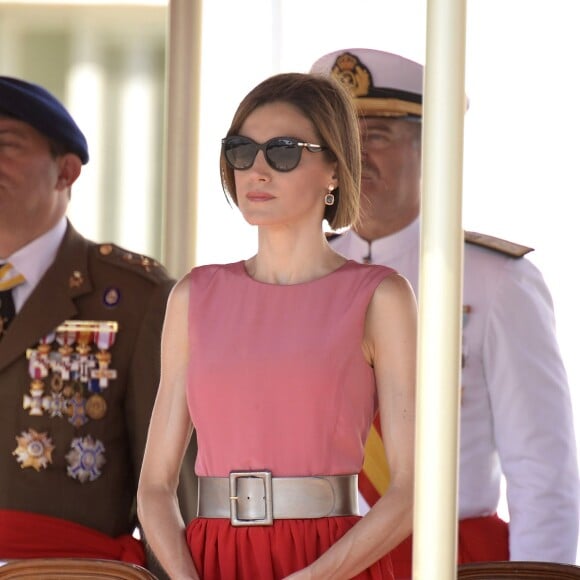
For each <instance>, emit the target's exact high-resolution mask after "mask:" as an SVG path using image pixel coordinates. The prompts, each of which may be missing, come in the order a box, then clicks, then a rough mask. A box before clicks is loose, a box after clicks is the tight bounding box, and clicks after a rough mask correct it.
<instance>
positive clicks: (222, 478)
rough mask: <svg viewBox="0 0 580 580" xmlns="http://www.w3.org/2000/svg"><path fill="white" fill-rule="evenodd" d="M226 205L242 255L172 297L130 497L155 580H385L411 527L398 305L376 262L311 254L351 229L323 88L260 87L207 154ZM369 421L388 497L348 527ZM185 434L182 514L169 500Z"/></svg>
mask: <svg viewBox="0 0 580 580" xmlns="http://www.w3.org/2000/svg"><path fill="white" fill-rule="evenodd" d="M220 169H221V176H222V184H223V187H224V190H225V191H226V193H227V194H228V195H229V196H230V197H231V199H232V200H233V201H234V203H235V204H236V205H237V206H238V207H239V209H240V211H241V213H242V215H243V216H244V218H245V219H246V220H247V221H248V222H249V223H250V224H253V225H256V226H258V242H259V245H258V252H257V254H256V255H255V256H253V257H252V258H250V259H248V260H246V261H243V262H238V263H234V264H227V265H208V266H200V267H197V268H194V269H193V270H192V271H191V272H190V273H189V274H188V275H186V276H185V277H184V278H183V279H182V280H181V281H180V282H179V283H178V284H177V285H176V287H175V288H174V290H173V293H172V295H171V298H170V300H169V304H168V310H167V314H166V320H165V327H164V333H163V344H162V371H161V384H160V388H159V394H158V397H157V401H156V404H155V409H154V412H153V417H152V420H151V426H150V431H149V437H148V442H147V448H146V452H145V459H144V463H143V468H142V472H141V480H140V485H139V514H140V518H141V523H142V524H143V527H144V530H145V535H146V538H147V540H148V542H149V545H150V546H151V547H152V549H153V551H154V553H155V555H156V556H157V557H158V559H159V560H160V562H161V564H162V565H163V566H164V568H165V569H166V570H167V572H168V574H169V575H170V577H171V578H180V579H182V578H202V579H209V580H217V579H224V580H236V579H239V580H245V579H247V580H262V579H267V580H274V579H276V580H277V579H280V578H293V579H294V580H300V579H309V580H313V579H318V578H320V579H325V580H327V579H329V578H333V579H339V578H373V579H383V578H392V571H391V565H390V560H389V557H388V556H385V554H387V552H388V551H389V550H390V549H392V548H394V547H395V546H396V545H397V544H398V543H399V542H400V541H401V540H402V539H403V538H405V537H406V536H407V535H408V534H409V532H410V529H411V522H412V509H411V507H412V505H411V504H412V480H413V457H412V441H413V432H414V384H415V376H414V372H415V332H416V330H415V325H416V322H415V318H416V305H415V299H414V296H413V293H412V290H411V289H410V286H409V285H408V283H407V281H406V280H405V279H404V278H402V277H400V276H399V275H398V274H396V273H395V272H393V271H392V270H390V269H389V268H386V267H383V266H371V265H364V264H357V263H355V262H353V261H348V260H346V259H345V258H343V257H342V256H340V255H339V254H336V253H335V252H334V251H333V250H332V249H331V248H330V247H329V245H328V243H327V241H326V237H325V235H324V231H323V221H324V220H327V221H328V223H329V224H330V226H331V227H332V228H335V229H336V228H342V227H346V226H349V225H351V224H352V223H353V222H354V221H355V220H356V219H357V216H358V203H359V182H360V173H361V163H360V150H359V135H358V125H357V121H356V116H355V114H354V111H353V109H352V104H351V101H350V99H349V97H348V96H347V94H346V92H345V91H344V89H343V88H342V87H340V86H339V85H338V84H336V83H335V82H334V81H333V80H332V79H329V78H326V77H322V76H314V75H307V74H282V75H277V76H274V77H271V78H269V79H267V80H266V81H264V82H262V83H261V84H259V85H258V86H257V87H256V88H255V89H253V90H252V91H251V92H250V93H249V94H248V95H247V96H246V97H245V98H244V100H243V101H242V102H241V104H240V105H239V107H238V110H237V112H236V114H235V116H234V118H233V121H232V124H231V127H230V129H229V131H228V133H227V136H226V137H225V139H223V141H222V150H221V159H220ZM378 409H380V413H381V418H382V435H383V439H384V443H385V447H386V453H387V456H388V458H389V465H390V469H391V473H390V476H391V485H390V487H389V489H388V491H387V492H386V494H385V495H384V496H383V498H382V499H381V500H380V501H379V502H377V504H376V505H375V506H374V507H373V508H372V509H371V511H370V512H369V513H368V514H367V515H366V516H365V517H364V518H360V516H358V506H357V501H358V500H357V481H356V474H357V473H358V472H359V471H360V469H361V467H362V462H363V448H364V443H365V440H366V437H367V434H368V432H369V428H370V425H371V421H372V419H373V417H374V415H375V413H376V411H377V410H378ZM194 428H195V431H196V434H197V439H198V448H199V451H198V456H197V462H196V473H197V475H198V476H199V517H197V518H196V519H194V520H193V521H192V522H190V523H189V525H187V526H186V525H185V523H184V522H183V520H182V519H181V516H180V514H179V509H178V506H177V500H176V495H175V491H176V487H177V482H178V475H179V469H180V465H181V459H182V457H183V453H184V451H185V449H186V447H187V443H188V441H189V439H190V437H191V435H192V433H193V430H194Z"/></svg>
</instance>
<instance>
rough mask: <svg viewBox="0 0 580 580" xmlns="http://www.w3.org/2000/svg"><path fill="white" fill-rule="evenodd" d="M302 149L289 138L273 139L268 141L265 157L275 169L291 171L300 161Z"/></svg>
mask: <svg viewBox="0 0 580 580" xmlns="http://www.w3.org/2000/svg"><path fill="white" fill-rule="evenodd" d="M301 153H302V149H301V148H300V147H298V145H296V142H295V141H293V140H291V139H274V140H272V141H270V142H269V143H268V146H267V148H266V157H267V158H268V162H269V163H270V165H271V166H272V167H273V168H274V169H276V170H277V171H291V170H292V169H294V168H295V167H296V166H297V165H298V163H299V162H300V154H301Z"/></svg>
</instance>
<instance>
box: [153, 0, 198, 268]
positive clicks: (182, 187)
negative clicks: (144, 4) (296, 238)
mask: <svg viewBox="0 0 580 580" xmlns="http://www.w3.org/2000/svg"><path fill="white" fill-rule="evenodd" d="M201 6H202V0H170V2H169V30H168V57H167V67H166V70H167V79H166V98H167V101H166V102H167V105H166V107H167V108H166V129H165V162H164V186H165V192H164V208H165V215H164V220H163V223H164V232H163V241H164V243H163V252H162V255H163V262H164V264H165V266H166V267H167V269H168V270H169V272H170V274H172V275H173V276H176V277H180V276H182V275H183V274H184V273H186V272H187V271H188V270H189V269H190V268H191V267H192V266H194V265H195V241H196V230H197V228H196V210H197V160H198V139H199V102H200V97H199V92H200V91H199V85H200V82H199V79H200V69H201Z"/></svg>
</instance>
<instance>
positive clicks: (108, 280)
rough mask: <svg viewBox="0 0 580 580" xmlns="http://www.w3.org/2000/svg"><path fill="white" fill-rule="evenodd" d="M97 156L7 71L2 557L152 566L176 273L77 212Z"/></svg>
mask: <svg viewBox="0 0 580 580" xmlns="http://www.w3.org/2000/svg"><path fill="white" fill-rule="evenodd" d="M88 159H89V155H88V147H87V143H86V140H85V137H84V135H83V133H82V132H81V130H80V129H79V127H78V126H77V124H76V123H75V121H74V120H73V119H72V117H71V116H70V114H69V113H68V112H67V111H66V109H65V108H64V107H63V106H62V104H61V103H60V102H59V101H58V100H57V99H56V98H55V97H54V96H53V95H52V94H50V93H49V92H48V91H46V90H45V89H44V88H42V87H40V86H38V85H35V84H32V83H28V82H25V81H22V80H19V79H14V78H9V77H0V412H1V414H2V415H1V420H0V474H1V475H0V560H2V559H11V558H26V557H51V556H52V557H58V556H66V557H73V556H77V557H97V558H109V559H118V560H126V561H130V562H135V563H138V564H145V550H144V546H143V543H142V542H140V541H138V540H137V539H136V538H135V537H134V536H135V534H134V533H133V532H134V530H135V528H136V526H137V525H138V522H137V520H136V506H135V493H136V489H137V480H138V476H139V471H140V466H141V459H142V455H143V449H144V446H145V440H146V436H147V429H148V425H149V417H150V413H151V410H152V407H153V403H154V400H155V395H156V391H157V386H158V378H159V358H160V356H159V344H160V334H161V327H162V322H163V317H164V313H165V305H166V300H167V297H168V294H169V292H170V290H171V288H172V286H173V282H174V281H173V280H172V279H170V277H169V276H168V275H167V272H166V271H165V269H164V268H163V267H162V266H161V265H160V264H159V263H157V262H156V261H155V260H153V259H151V258H147V257H145V256H141V255H137V254H134V253H132V252H129V251H126V250H124V249H121V248H119V247H117V246H115V245H113V244H96V243H94V242H91V241H89V240H87V239H85V238H84V237H83V236H81V235H80V234H79V233H78V232H77V231H75V229H74V228H73V226H72V225H71V223H70V222H69V221H68V220H67V218H66V215H65V214H66V210H67V206H68V202H69V199H70V194H71V187H72V185H73V183H74V182H75V180H76V179H77V178H78V176H79V174H80V172H81V168H82V166H83V165H84V164H86V163H87V162H88ZM193 452H194V449H193V445H192V450H191V454H190V456H189V457H187V458H186V463H185V466H184V473H183V476H182V488H183V494H182V496H183V497H184V498H187V499H188V501H186V500H185V499H184V500H183V502H182V509H183V510H184V517H186V518H191V517H192V516H193V515H194V513H195V512H194V509H195V506H194V503H195V499H196V490H195V480H194V470H193V460H194V456H193Z"/></svg>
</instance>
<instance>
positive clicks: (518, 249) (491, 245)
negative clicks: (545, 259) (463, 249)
mask: <svg viewBox="0 0 580 580" xmlns="http://www.w3.org/2000/svg"><path fill="white" fill-rule="evenodd" d="M465 242H466V243H468V244H473V245H475V246H481V247H482V248H487V249H488V250H494V251H496V252H500V253H502V254H505V255H506V256H511V257H512V258H522V257H523V256H525V255H526V254H528V253H529V252H533V251H534V248H529V247H528V246H522V245H521V244H516V243H515V242H508V241H507V240H502V239H501V238H495V237H494V236H488V235H487V234H479V233H477V232H465Z"/></svg>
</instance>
